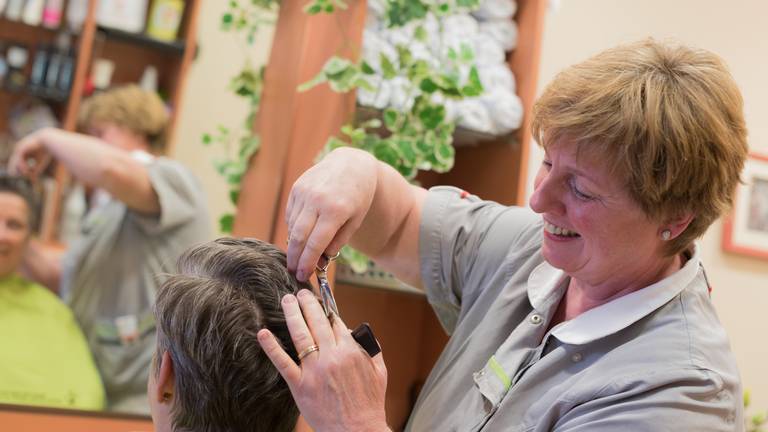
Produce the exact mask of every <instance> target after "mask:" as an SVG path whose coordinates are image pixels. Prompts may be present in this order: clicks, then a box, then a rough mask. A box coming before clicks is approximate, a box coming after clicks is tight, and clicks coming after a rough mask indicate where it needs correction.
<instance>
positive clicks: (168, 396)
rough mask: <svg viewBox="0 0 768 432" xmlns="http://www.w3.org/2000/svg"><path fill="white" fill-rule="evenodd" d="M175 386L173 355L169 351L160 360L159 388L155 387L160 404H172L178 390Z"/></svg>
mask: <svg viewBox="0 0 768 432" xmlns="http://www.w3.org/2000/svg"><path fill="white" fill-rule="evenodd" d="M175 384H176V381H175V377H174V375H173V360H171V355H170V354H168V351H164V352H163V356H162V357H161V360H160V372H158V374H157V386H156V387H155V389H156V391H157V393H156V395H155V396H156V397H157V401H158V402H160V403H168V402H170V401H171V400H172V399H173V393H174V391H175V390H176V386H175Z"/></svg>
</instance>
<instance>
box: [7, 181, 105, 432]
mask: <svg viewBox="0 0 768 432" xmlns="http://www.w3.org/2000/svg"><path fill="white" fill-rule="evenodd" d="M35 201H36V200H35V196H34V194H33V193H32V189H31V187H30V185H29V183H28V182H27V181H26V180H25V179H22V178H19V177H11V176H8V175H6V174H5V173H0V341H1V342H2V348H0V403H10V404H18V405H40V406H50V407H58V408H74V409H102V408H103V407H104V387H103V385H102V383H101V378H100V377H99V373H98V371H97V370H96V366H95V365H94V363H93V358H91V353H90V351H89V350H88V344H87V343H86V341H85V338H84V337H83V333H82V331H81V330H80V327H78V325H77V322H76V321H75V317H74V316H73V315H72V312H71V311H70V310H69V308H67V306H66V305H64V303H62V302H61V300H59V299H58V298H57V297H56V295H54V294H53V293H51V292H50V291H49V290H47V289H46V288H44V287H42V286H40V285H38V284H36V283H34V282H31V281H29V280H26V279H24V278H23V277H22V276H20V274H19V268H20V266H21V261H22V257H23V256H24V250H25V249H26V247H27V244H28V243H29V238H30V233H31V231H32V228H33V227H34V226H35V219H36V217H35V216H36V212H35V208H36V205H35ZM0 429H1V428H0Z"/></svg>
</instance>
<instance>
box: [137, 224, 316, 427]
mask: <svg viewBox="0 0 768 432" xmlns="http://www.w3.org/2000/svg"><path fill="white" fill-rule="evenodd" d="M302 288H304V290H303V291H302V292H303V293H305V294H309V293H310V291H308V290H311V289H312V288H311V286H310V285H309V284H307V283H303V282H299V281H297V280H296V278H295V277H294V276H293V275H291V274H290V273H289V272H288V269H287V268H286V266H285V253H284V252H282V251H280V250H279V249H277V248H276V247H274V246H272V245H270V244H268V243H265V242H262V241H259V240H252V239H233V238H221V239H218V240H215V241H211V242H208V243H204V244H202V245H199V246H196V247H194V248H192V249H190V250H189V251H187V252H185V253H184V255H182V257H181V258H180V259H179V262H178V268H177V272H176V273H175V274H173V275H171V276H170V277H169V278H168V279H167V280H166V281H165V282H164V283H163V285H162V286H161V287H160V289H159V291H158V293H157V301H156V302H155V319H156V321H157V348H156V353H155V358H154V361H153V363H152V369H151V373H150V377H149V381H148V384H147V392H148V394H149V401H150V406H151V408H152V419H153V422H154V424H155V430H157V431H158V432H170V431H193V432H194V431H254V432H259V431H263V432H290V431H292V430H293V429H294V427H295V426H296V421H297V419H298V416H299V411H298V408H297V407H296V403H295V402H294V401H293V397H292V396H291V392H290V391H289V389H288V386H287V384H286V383H285V381H284V380H283V379H282V377H280V374H279V373H278V372H277V369H276V368H275V367H274V366H273V365H272V363H271V362H270V361H269V359H268V358H267V355H266V354H265V353H264V351H263V349H262V348H261V345H260V344H259V342H258V340H257V338H256V334H257V332H258V331H259V330H260V329H262V328H267V329H269V330H270V331H271V332H272V333H273V334H276V335H278V337H279V339H280V341H281V342H280V343H281V346H284V347H286V349H288V351H289V352H290V353H291V358H292V359H297V356H296V352H295V351H294V350H292V349H291V348H292V343H291V340H290V334H289V333H288V327H287V326H286V321H285V315H284V314H283V311H282V309H281V308H280V299H281V298H282V297H283V295H285V294H295V293H297V292H298V291H299V290H300V289H302ZM302 295H304V294H302ZM315 303H317V302H315ZM318 307H319V304H318Z"/></svg>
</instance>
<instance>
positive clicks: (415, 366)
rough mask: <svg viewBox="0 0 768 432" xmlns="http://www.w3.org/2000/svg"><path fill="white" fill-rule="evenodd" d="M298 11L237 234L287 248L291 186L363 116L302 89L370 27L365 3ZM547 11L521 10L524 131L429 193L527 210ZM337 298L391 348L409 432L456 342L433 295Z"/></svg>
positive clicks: (340, 294) (397, 406) (481, 150)
mask: <svg viewBox="0 0 768 432" xmlns="http://www.w3.org/2000/svg"><path fill="white" fill-rule="evenodd" d="M298 3H300V2H283V4H282V7H281V9H280V14H279V17H278V21H277V28H276V33H275V38H274V41H273V47H272V51H271V55H270V59H269V63H268V65H267V68H266V73H265V87H264V94H263V99H262V105H261V110H260V112H259V115H258V118H257V120H256V125H255V127H256V128H257V130H258V132H259V133H260V134H261V138H262V147H261V150H260V151H259V153H258V154H256V156H255V157H254V158H253V160H252V163H251V166H250V169H249V171H248V173H247V174H246V176H245V178H244V181H243V190H242V193H241V195H240V202H239V204H238V213H237V219H236V221H235V234H237V235H242V236H252V237H258V238H262V239H268V240H270V241H271V242H273V243H274V244H276V245H278V246H282V245H285V239H286V238H287V227H286V225H285V223H284V216H285V204H286V200H287V197H288V193H289V192H290V188H291V185H292V184H293V182H294V181H295V180H296V179H297V178H298V177H299V175H301V173H302V172H303V171H305V170H306V169H307V168H309V167H310V166H311V165H312V164H313V161H314V159H315V157H316V156H317V154H318V152H319V151H320V150H321V149H322V147H323V145H324V144H325V142H326V140H327V139H328V137H329V136H331V135H335V134H337V133H338V131H339V128H340V127H341V126H342V125H343V124H344V123H345V122H347V121H348V120H349V119H350V118H352V116H353V115H354V110H355V98H354V95H353V94H346V95H341V94H336V93H333V92H332V91H331V90H330V89H328V87H327V86H320V87H316V88H314V89H312V90H310V91H308V92H306V93H297V92H296V87H297V86H298V85H299V84H301V83H303V82H306V81H308V80H309V79H310V78H312V77H313V76H314V75H315V74H316V73H317V72H318V71H319V70H320V68H321V67H322V65H323V64H324V62H325V60H326V59H327V58H328V57H329V56H331V55H334V54H339V53H341V55H344V54H347V55H350V54H351V52H350V50H351V49H353V48H354V47H352V46H350V44H345V43H344V37H343V36H342V35H341V33H340V30H339V29H340V28H345V29H346V31H347V35H346V37H347V38H349V39H350V40H351V41H352V42H353V44H351V45H355V44H356V45H357V46H359V45H360V43H361V40H362V29H363V26H364V22H365V18H366V4H365V2H364V1H352V2H349V8H348V9H347V10H346V11H343V12H340V13H338V14H337V16H325V15H320V16H314V17H308V16H306V15H305V14H304V13H303V12H302V10H301V9H302V6H301V5H300V4H298ZM546 4H547V2H546V1H545V0H518V10H517V15H516V17H515V19H516V21H517V24H518V29H519V34H518V46H517V48H516V49H515V51H513V52H512V53H511V55H510V57H509V59H508V64H509V67H510V68H511V69H512V71H513V72H514V74H515V77H516V80H517V91H518V95H519V96H520V98H521V100H522V102H523V107H524V110H525V117H524V122H523V127H522V128H521V129H520V130H518V131H517V132H516V133H515V134H514V135H513V136H507V137H503V138H498V139H492V140H489V141H488V142H483V143H481V144H479V145H474V146H466V147H459V148H458V149H457V153H456V165H455V168H454V169H453V170H452V171H450V172H448V173H446V174H442V175H436V174H434V173H426V174H424V175H421V176H420V180H421V181H422V184H424V185H425V186H431V185H436V184H451V185H455V186H458V187H461V188H463V189H465V190H468V191H470V192H472V193H474V194H477V195H479V196H481V197H483V198H487V199H492V200H496V201H498V202H501V203H505V204H520V205H522V204H524V200H525V198H524V197H525V186H526V178H527V175H528V172H527V160H528V149H529V146H530V145H531V132H530V112H531V107H532V105H533V101H534V97H535V94H536V85H537V78H538V66H539V57H540V50H541V36H542V31H543V23H544V14H545V10H546ZM337 20H338V21H337ZM339 23H341V25H339ZM339 175H344V173H339ZM335 289H336V295H337V301H338V303H339V308H340V311H341V313H342V315H343V317H344V319H345V321H346V322H347V324H348V325H350V326H356V325H357V324H358V323H359V322H362V321H368V322H370V323H371V325H372V327H373V329H374V331H375V332H376V335H377V337H378V338H379V340H380V342H381V345H382V347H383V352H384V358H385V360H386V362H387V366H388V370H389V386H388V392H387V414H388V420H389V423H390V425H391V426H392V427H394V428H396V429H399V428H401V427H402V426H404V424H405V422H406V420H407V417H408V414H409V413H410V410H411V408H412V404H413V402H414V401H415V397H416V396H417V394H418V391H419V389H420V386H421V384H422V383H423V381H424V379H425V378H426V376H427V375H428V373H429V371H430V369H431V368H432V366H433V364H434V362H435V361H436V359H437V357H438V355H439V353H440V351H441V350H442V348H443V346H444V344H445V342H446V340H447V336H446V335H445V333H444V332H443V330H442V329H441V327H440V325H439V323H438V322H437V320H436V318H435V316H434V313H433V312H432V310H431V308H430V307H429V305H428V303H427V301H426V299H425V297H424V296H423V295H414V294H408V293H402V292H394V291H387V290H381V289H372V288H363V287H358V286H351V285H344V284H338V285H336V286H335ZM302 427H303V426H301V427H300V429H301V428H302Z"/></svg>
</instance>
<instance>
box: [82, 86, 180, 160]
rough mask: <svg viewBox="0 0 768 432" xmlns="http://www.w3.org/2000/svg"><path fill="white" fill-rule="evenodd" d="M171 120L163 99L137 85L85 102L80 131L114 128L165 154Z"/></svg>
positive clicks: (116, 88)
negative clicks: (138, 137)
mask: <svg viewBox="0 0 768 432" xmlns="http://www.w3.org/2000/svg"><path fill="white" fill-rule="evenodd" d="M169 121H170V116H169V114H168V111H167V109H166V108H165V104H164V103H163V101H162V99H160V97H159V96H158V95H157V94H156V93H153V92H149V91H146V90H144V89H142V88H141V87H139V86H138V85H135V84H128V85H123V86H120V87H115V88H113V89H110V90H107V91H105V92H102V93H97V94H96V95H94V96H91V97H89V98H88V99H86V100H84V101H83V104H82V106H81V107H80V112H79V115H78V119H77V127H78V129H79V130H80V131H87V130H88V129H89V128H91V127H93V126H96V125H98V124H105V123H106V124H114V125H117V126H120V127H123V128H126V129H128V130H130V131H131V132H134V133H136V134H139V135H142V136H144V137H145V138H146V140H147V143H148V144H149V147H150V149H151V150H152V151H153V152H155V153H164V152H165V149H166V144H167V143H166V133H167V128H168V124H169Z"/></svg>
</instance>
